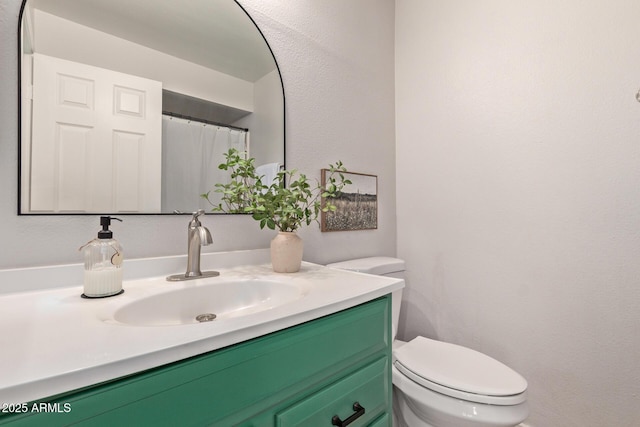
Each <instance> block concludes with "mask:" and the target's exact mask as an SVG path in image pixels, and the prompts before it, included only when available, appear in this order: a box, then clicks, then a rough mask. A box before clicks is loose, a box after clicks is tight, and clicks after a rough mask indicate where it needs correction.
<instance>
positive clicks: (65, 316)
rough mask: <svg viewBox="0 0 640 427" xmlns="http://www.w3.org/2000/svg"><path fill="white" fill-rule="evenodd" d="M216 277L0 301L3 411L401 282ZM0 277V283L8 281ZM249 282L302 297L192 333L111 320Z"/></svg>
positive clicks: (229, 270)
mask: <svg viewBox="0 0 640 427" xmlns="http://www.w3.org/2000/svg"><path fill="white" fill-rule="evenodd" d="M214 258H215V257H214ZM158 260H160V259H158ZM227 264H233V263H227ZM125 267H126V264H125ZM74 268H75V267H74ZM77 268H80V269H81V267H77ZM71 270H72V271H73V270H74V269H73V268H71ZM217 270H218V271H220V276H219V277H214V278H208V279H198V280H193V281H186V282H167V281H166V280H165V279H164V277H165V276H164V275H165V272H160V274H162V275H161V276H155V277H148V278H138V279H133V280H125V282H124V283H123V288H124V289H125V293H124V294H122V295H119V296H116V297H111V298H104V299H93V300H87V299H84V298H81V297H80V294H81V293H82V286H72V287H58V288H52V289H41V290H30V291H28V292H16V293H9V294H5V295H0V367H1V369H0V405H2V404H12V403H13V404H18V403H23V402H29V401H37V400H38V399H43V398H45V397H48V396H52V395H55V394H59V393H63V392H66V391H70V390H74V389H78V388H81V387H85V386H88V385H92V384H96V383H99V382H102V381H106V380H110V379H114V378H118V377H121V376H124V375H129V374H132V373H135V372H140V371H143V370H145V369H149V368H153V367H156V366H160V365H163V364H166V363H170V362H175V361H178V360H181V359H184V358H187V357H191V356H194V355H197V354H202V353H205V352H208V351H211V350H215V349H218V348H222V347H225V346H228V345H231V344H236V343H239V342H242V341H246V340H248V339H251V338H255V337H258V336H261V335H264V334H267V333H270V332H274V331H277V330H281V329H284V328H287V327H290V326H293V325H297V324H299V323H302V322H306V321H309V320H312V319H316V318H319V317H321V316H325V315H328V314H331V313H335V312H337V311H340V310H343V309H346V308H349V307H353V306H355V305H358V304H361V303H364V302H367V301H370V300H372V299H375V298H378V297H380V296H383V295H386V294H389V293H390V292H392V291H394V290H397V289H400V288H402V287H403V286H404V281H403V280H400V279H392V278H387V277H380V276H371V275H366V274H361V273H352V272H348V271H342V270H335V269H331V268H326V267H323V266H319V265H315V264H310V263H303V266H302V269H301V271H300V272H298V273H292V274H279V273H274V272H273V271H272V270H271V266H270V265H269V264H261V265H249V266H242V265H240V266H231V267H226V268H219V269H217ZM80 271H81V270H80ZM174 272H175V271H174ZM1 273H2V272H0V279H2V278H3V277H7V276H6V275H5V276H3V275H2V274H1ZM11 273H12V277H19V275H17V274H16V272H15V271H12V272H11ZM138 275H140V274H138ZM40 276H42V275H41V274H40ZM125 277H126V276H125ZM252 279H262V280H278V281H283V282H287V283H288V284H290V285H292V286H297V287H299V288H300V289H301V292H302V293H303V297H301V298H300V299H297V300H296V301H295V302H293V303H287V304H283V305H280V306H277V307H274V308H270V309H268V310H264V311H261V312H256V313H251V314H247V315H245V316H241V317H235V318H231V319H220V320H216V321H213V322H208V323H199V324H191V325H172V326H131V325H125V324H122V323H118V322H117V321H115V320H114V319H113V316H112V314H113V312H114V311H115V310H116V309H118V308H119V307H121V306H123V305H126V304H128V303H130V302H132V301H136V300H137V299H139V298H141V297H144V296H149V295H152V294H157V293H161V292H167V291H171V290H175V289H176V288H178V287H188V286H199V285H200V286H201V285H203V284H206V283H210V282H212V281H227V280H252ZM32 287H33V285H31V286H27V288H32Z"/></svg>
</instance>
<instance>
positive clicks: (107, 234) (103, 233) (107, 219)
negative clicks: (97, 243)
mask: <svg viewBox="0 0 640 427" xmlns="http://www.w3.org/2000/svg"><path fill="white" fill-rule="evenodd" d="M112 219H115V220H117V221H120V222H122V220H121V219H120V218H116V217H113V216H101V217H100V225H101V226H102V230H100V231H98V239H111V238H113V232H112V231H111V230H109V226H110V225H111V220H112Z"/></svg>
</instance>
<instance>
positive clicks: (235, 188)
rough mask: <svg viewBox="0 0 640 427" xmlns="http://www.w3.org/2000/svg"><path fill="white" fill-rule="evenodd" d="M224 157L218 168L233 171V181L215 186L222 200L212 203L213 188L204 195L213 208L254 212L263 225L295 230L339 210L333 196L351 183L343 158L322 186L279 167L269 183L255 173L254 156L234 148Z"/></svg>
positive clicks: (227, 211)
mask: <svg viewBox="0 0 640 427" xmlns="http://www.w3.org/2000/svg"><path fill="white" fill-rule="evenodd" d="M225 159H226V161H225V162H224V163H222V164H220V165H219V166H218V168H219V169H222V170H225V171H229V172H230V178H231V179H230V182H229V183H227V184H221V183H218V184H216V185H215V190H214V191H215V192H216V193H221V195H222V196H221V197H222V199H221V202H220V203H218V204H214V203H212V202H211V200H210V198H209V195H210V193H211V192H208V193H205V194H202V197H204V198H205V199H206V200H207V201H209V203H211V204H212V206H213V208H212V211H214V212H226V213H247V214H251V215H252V216H253V219H255V220H256V221H259V223H260V228H264V227H265V226H266V227H267V228H270V229H272V230H275V229H278V230H279V231H296V230H297V229H298V228H299V227H300V226H302V225H303V224H305V225H309V224H311V222H314V221H315V222H318V215H320V212H322V211H324V212H328V211H335V210H336V207H335V205H333V204H332V203H331V199H332V198H335V197H336V196H337V195H339V194H340V191H341V190H342V189H343V188H344V186H345V185H347V184H351V181H349V180H348V179H345V177H344V175H343V172H346V168H345V167H344V165H343V164H342V162H340V161H338V162H337V163H336V164H335V165H334V164H331V165H329V168H328V174H327V176H326V181H327V183H326V187H323V186H322V185H321V184H320V182H319V181H318V180H317V179H316V180H315V182H312V183H311V182H310V180H309V178H307V176H306V175H304V174H301V173H298V171H297V170H291V171H287V170H282V171H279V172H278V173H277V175H276V177H275V179H274V182H273V183H271V184H268V185H267V184H266V183H263V182H262V180H263V177H261V176H258V174H257V173H256V167H255V159H254V158H251V157H250V158H247V157H246V153H243V152H240V151H238V150H236V149H233V148H232V149H230V150H229V151H228V152H227V153H226V154H225ZM323 201H324V203H323Z"/></svg>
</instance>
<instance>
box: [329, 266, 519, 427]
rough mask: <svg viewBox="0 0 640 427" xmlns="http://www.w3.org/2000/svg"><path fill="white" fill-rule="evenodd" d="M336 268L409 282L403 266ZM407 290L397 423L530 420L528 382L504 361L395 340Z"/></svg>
mask: <svg viewBox="0 0 640 427" xmlns="http://www.w3.org/2000/svg"><path fill="white" fill-rule="evenodd" d="M327 266H328V267H331V268H339V269H344V270H351V271H358V272H361V273H368V274H376V275H382V276H391V277H396V278H404V277H403V276H404V261H402V260H400V259H397V258H390V257H370V258H360V259H354V260H348V261H343V262H338V263H332V264H329V265H327ZM401 300H402V290H399V291H395V292H393V293H392V326H393V327H392V334H393V335H392V339H394V341H393V353H392V354H393V356H392V379H393V412H394V414H393V418H394V426H396V427H502V426H504V427H509V426H516V425H518V424H519V423H521V422H522V421H524V420H525V419H526V418H527V416H528V415H529V407H528V405H527V400H526V389H527V381H526V380H525V379H524V378H523V377H522V376H521V375H519V374H518V373H517V372H515V371H514V370H512V369H511V368H509V367H508V366H506V365H504V364H502V363H500V362H499V361H497V360H495V359H493V358H491V357H489V356H487V355H485V354H482V353H480V352H477V351H475V350H472V349H469V348H466V347H462V346H459V345H455V344H450V343H445V342H442V341H436V340H432V339H429V338H425V337H420V336H418V337H416V338H414V339H413V340H411V341H409V342H403V341H399V340H395V337H396V332H397V325H398V319H399V316H400V302H401Z"/></svg>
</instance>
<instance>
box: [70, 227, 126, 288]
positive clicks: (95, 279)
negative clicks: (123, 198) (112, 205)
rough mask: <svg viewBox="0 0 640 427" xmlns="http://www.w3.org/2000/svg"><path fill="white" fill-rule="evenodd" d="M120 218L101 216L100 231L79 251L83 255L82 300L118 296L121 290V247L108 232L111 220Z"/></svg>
mask: <svg viewBox="0 0 640 427" xmlns="http://www.w3.org/2000/svg"><path fill="white" fill-rule="evenodd" d="M112 219H115V220H117V221H120V222H122V220H121V219H120V218H114V217H110V216H101V217H100V225H101V226H102V230H100V231H99V232H98V238H97V239H93V240H91V241H90V242H88V243H87V244H86V245H84V246H82V247H81V248H80V250H82V251H83V255H84V293H83V294H82V297H84V298H104V297H110V296H114V295H119V294H121V293H123V292H124V290H123V289H122V261H123V260H124V257H123V255H122V246H120V243H118V241H117V240H116V239H114V238H113V232H112V231H111V230H109V226H110V225H111V220H112Z"/></svg>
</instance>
